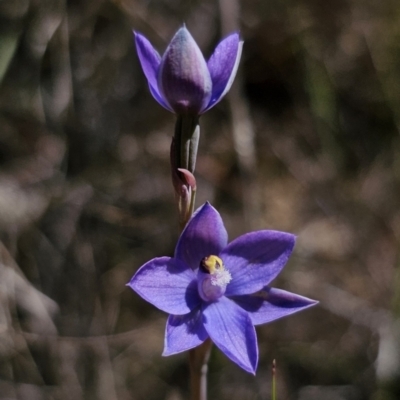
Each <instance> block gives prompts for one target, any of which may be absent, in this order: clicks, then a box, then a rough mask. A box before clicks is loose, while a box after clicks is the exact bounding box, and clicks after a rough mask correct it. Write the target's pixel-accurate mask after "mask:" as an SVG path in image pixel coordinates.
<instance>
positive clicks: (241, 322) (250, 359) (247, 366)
mask: <svg viewBox="0 0 400 400" xmlns="http://www.w3.org/2000/svg"><path fill="white" fill-rule="evenodd" d="M203 321H204V327H205V328H206V331H207V333H208V334H209V335H210V338H211V340H212V341H213V342H214V343H215V344H216V346H218V347H219V348H220V349H221V351H223V352H224V353H225V355H226V356H227V357H229V358H230V359H231V360H232V361H233V362H235V363H236V364H238V365H239V367H241V368H243V369H244V370H245V371H248V372H250V373H252V374H255V371H256V368H257V362H258V348H257V336H256V331H255V329H254V326H253V324H252V322H251V319H250V317H249V315H248V313H247V312H246V311H244V310H243V309H242V308H240V307H239V306H238V305H237V304H235V303H234V302H233V301H231V300H229V299H228V298H226V297H221V299H220V300H219V301H218V302H215V303H210V304H208V305H207V306H206V307H205V308H204V311H203Z"/></svg>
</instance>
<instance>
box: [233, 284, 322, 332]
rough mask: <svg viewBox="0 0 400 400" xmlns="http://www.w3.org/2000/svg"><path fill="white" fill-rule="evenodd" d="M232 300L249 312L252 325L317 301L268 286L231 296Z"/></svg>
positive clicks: (272, 319) (304, 307) (298, 309)
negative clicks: (257, 290)
mask: <svg viewBox="0 0 400 400" xmlns="http://www.w3.org/2000/svg"><path fill="white" fill-rule="evenodd" d="M232 300H234V301H235V302H236V303H237V304H239V306H240V307H242V308H244V309H245V310H246V311H247V312H248V313H249V315H250V318H251V320H252V322H253V324H254V325H260V324H266V323H267V322H271V321H274V320H276V319H279V318H282V317H286V316H287V315H290V314H294V313H296V312H298V311H302V310H305V309H306V308H309V307H312V306H314V305H316V304H317V303H318V301H315V300H311V299H308V298H307V297H303V296H299V295H298V294H294V293H290V292H287V291H285V290H281V289H274V288H268V287H267V288H264V289H263V290H261V291H259V292H257V293H255V294H253V295H245V296H237V297H233V298H232Z"/></svg>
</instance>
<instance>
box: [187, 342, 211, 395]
mask: <svg viewBox="0 0 400 400" xmlns="http://www.w3.org/2000/svg"><path fill="white" fill-rule="evenodd" d="M211 348H212V342H211V340H210V339H207V340H206V341H205V342H204V343H203V344H201V345H200V346H198V347H196V348H195V349H192V350H190V351H189V365H190V386H191V400H207V371H208V360H209V359H210V353H211Z"/></svg>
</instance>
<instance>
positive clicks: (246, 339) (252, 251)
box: [128, 203, 317, 374]
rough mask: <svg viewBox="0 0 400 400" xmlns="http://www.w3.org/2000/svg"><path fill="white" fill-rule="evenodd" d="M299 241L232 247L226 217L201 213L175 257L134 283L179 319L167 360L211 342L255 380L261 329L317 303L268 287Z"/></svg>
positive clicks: (254, 241)
mask: <svg viewBox="0 0 400 400" xmlns="http://www.w3.org/2000/svg"><path fill="white" fill-rule="evenodd" d="M294 242H295V237H294V235H291V234H289V233H285V232H278V231H268V230H263V231H256V232H251V233H247V234H245V235H242V236H240V237H238V238H237V239H235V240H234V241H232V242H231V243H229V244H228V235H227V232H226V230H225V227H224V224H223V222H222V219H221V216H220V215H219V213H218V211H217V210H215V208H213V207H212V206H211V205H210V204H209V203H206V204H204V205H203V206H202V207H200V208H199V209H198V210H197V211H196V212H195V213H194V214H193V216H192V218H191V219H190V221H189V222H188V224H187V226H186V228H185V229H184V230H183V232H182V234H181V236H180V238H179V240H178V243H177V246H176V249H175V255H174V257H172V258H171V257H159V258H154V259H152V260H150V261H149V262H147V263H146V264H144V265H143V266H142V267H141V268H140V269H139V270H138V271H137V272H136V274H135V275H134V276H133V278H132V279H131V281H130V282H129V283H128V286H130V287H131V288H132V289H133V290H134V291H135V292H137V293H138V294H139V295H140V296H142V297H143V298H144V299H145V300H147V301H148V302H150V303H151V304H153V305H154V306H156V307H157V308H159V309H160V310H162V311H165V312H167V313H169V314H171V315H170V316H169V318H168V322H167V326H166V332H165V343H164V344H165V346H164V352H163V355H164V356H169V355H172V354H176V353H180V352H182V351H185V350H189V349H192V348H194V347H196V346H199V345H200V344H201V343H203V342H204V341H205V340H206V339H207V338H208V337H210V338H211V340H212V341H213V342H214V343H215V344H216V346H217V347H219V348H220V349H221V350H222V351H223V352H224V353H225V354H226V355H227V356H228V357H229V358H230V359H231V360H232V361H234V362H235V363H236V364H238V365H239V366H240V367H242V368H243V369H244V370H246V371H248V372H250V373H253V374H255V371H256V368H257V363H258V347H257V337H256V331H255V328H254V325H259V324H264V323H267V322H271V321H274V320H276V319H278V318H281V317H284V316H286V315H290V314H293V313H295V312H298V311H301V310H304V309H306V308H308V307H311V306H313V305H315V304H316V303H317V302H316V301H314V300H311V299H308V298H306V297H302V296H299V295H296V294H293V293H289V292H286V291H284V290H280V289H274V288H271V287H268V286H267V285H269V283H270V282H271V281H272V280H273V279H274V278H275V277H276V276H277V275H278V274H279V272H280V271H281V270H282V268H283V267H284V265H285V264H286V262H287V260H288V258H289V256H290V254H291V252H292V250H293V247H294Z"/></svg>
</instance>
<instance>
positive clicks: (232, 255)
mask: <svg viewBox="0 0 400 400" xmlns="http://www.w3.org/2000/svg"><path fill="white" fill-rule="evenodd" d="M294 242H295V236H294V235H292V234H290V233H285V232H278V231H257V232H251V233H247V234H245V235H242V236H240V237H238V238H237V239H235V240H234V241H233V242H231V243H229V245H228V246H227V247H226V248H225V249H224V250H223V251H222V253H221V254H220V257H221V259H222V260H223V262H224V264H225V267H226V268H227V269H228V270H229V272H230V273H231V275H232V281H231V282H230V283H229V285H228V286H227V288H226V292H225V295H226V296H234V295H241V294H253V293H255V292H258V291H259V290H261V289H262V288H263V287H264V286H266V285H268V284H269V283H270V282H271V281H272V280H273V279H274V278H275V277H276V276H277V275H278V274H279V272H280V271H281V270H282V268H283V267H284V265H285V264H286V262H287V260H288V258H289V256H290V254H291V253H292V250H293V247H294Z"/></svg>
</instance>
